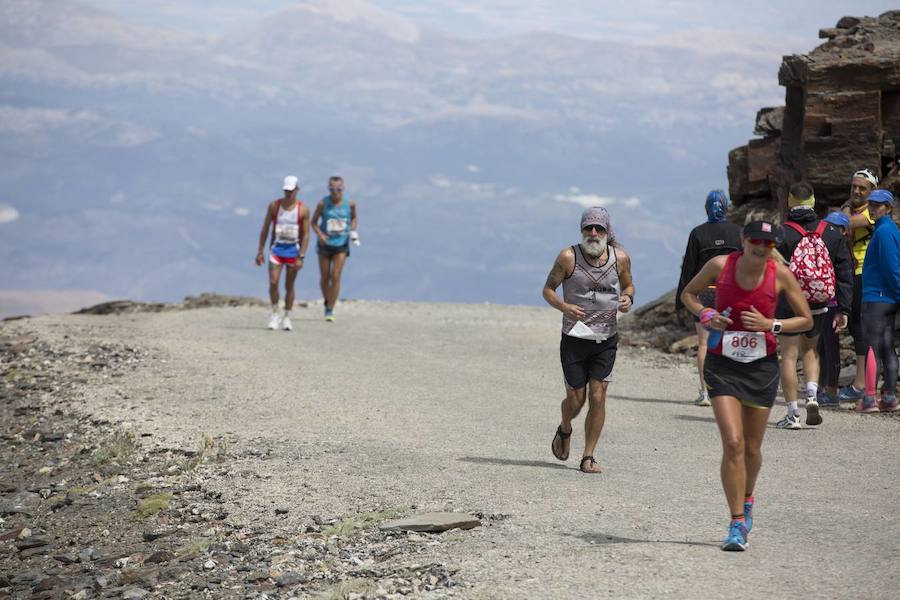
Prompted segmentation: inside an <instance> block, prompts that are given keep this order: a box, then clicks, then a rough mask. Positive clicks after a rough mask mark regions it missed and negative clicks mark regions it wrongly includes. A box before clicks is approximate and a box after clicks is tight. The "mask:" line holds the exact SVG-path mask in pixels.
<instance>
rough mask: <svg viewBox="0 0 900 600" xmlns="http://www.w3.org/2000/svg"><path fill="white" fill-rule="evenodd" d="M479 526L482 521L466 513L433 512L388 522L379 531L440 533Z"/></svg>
mask: <svg viewBox="0 0 900 600" xmlns="http://www.w3.org/2000/svg"><path fill="white" fill-rule="evenodd" d="M479 525H481V521H479V520H478V519H476V518H475V517H473V516H472V515H467V514H465V513H454V512H433V513H423V514H420V515H414V516H412V517H407V518H405V519H395V520H393V521H386V522H384V523H382V524H381V525H380V526H379V529H381V530H382V531H419V532H424V533H440V532H442V531H449V530H451V529H472V528H473V527H478V526H479Z"/></svg>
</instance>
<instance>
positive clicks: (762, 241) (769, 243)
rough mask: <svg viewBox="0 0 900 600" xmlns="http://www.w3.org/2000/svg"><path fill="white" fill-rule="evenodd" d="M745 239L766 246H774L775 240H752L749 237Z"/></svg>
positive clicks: (756, 244)
mask: <svg viewBox="0 0 900 600" xmlns="http://www.w3.org/2000/svg"><path fill="white" fill-rule="evenodd" d="M747 241H748V242H750V243H751V244H753V245H754V246H762V245H763V244H765V246H766V248H774V247H775V242H773V241H772V240H754V239H752V238H750V239H748V240H747Z"/></svg>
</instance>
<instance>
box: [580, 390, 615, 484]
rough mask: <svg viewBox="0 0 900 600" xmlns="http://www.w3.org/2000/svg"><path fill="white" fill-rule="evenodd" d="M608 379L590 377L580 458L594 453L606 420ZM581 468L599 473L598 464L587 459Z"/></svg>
mask: <svg viewBox="0 0 900 600" xmlns="http://www.w3.org/2000/svg"><path fill="white" fill-rule="evenodd" d="M608 385H609V382H608V381H597V380H596V379H591V380H590V383H589V385H588V414H587V417H586V418H585V420H584V454H582V458H584V457H587V456H593V455H594V449H595V448H596V447H597V442H598V441H599V440H600V433H602V432H603V424H604V423H605V422H606V388H607V386H608ZM582 469H583V470H584V471H587V472H589V473H599V472H600V466H599V465H597V464H595V463H593V462H590V461H588V462H587V463H584V464H582Z"/></svg>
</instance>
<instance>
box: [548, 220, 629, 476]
mask: <svg viewBox="0 0 900 600" xmlns="http://www.w3.org/2000/svg"><path fill="white" fill-rule="evenodd" d="M581 236H582V240H581V244H579V245H576V246H570V247H568V248H565V249H563V250H562V251H561V252H560V253H559V256H557V257H556V262H554V263H553V269H551V271H550V275H549V276H548V277H547V282H546V283H545V284H544V290H543V296H544V300H546V301H547V303H548V304H550V306H552V307H553V308H555V309H557V310H558V311H560V312H562V313H563V319H562V340H561V341H560V345H559V356H560V362H561V363H562V369H563V376H564V381H565V387H566V397H565V399H564V400H563V401H562V405H561V406H560V410H561V413H562V420H561V422H560V424H559V427H557V428H556V434H555V435H554V436H553V442H552V443H551V445H550V448H551V451H552V452H553V455H554V456H555V457H556V458H558V459H559V460H567V459H568V458H569V436H571V435H572V419H574V418H575V417H577V416H578V413H579V412H581V408H582V407H583V406H584V403H585V400H586V399H587V401H588V414H587V417H586V418H585V421H584V452H583V454H582V458H581V464H580V466H579V468H580V469H581V471H582V472H584V473H599V472H600V470H601V469H600V465H599V464H598V463H597V461H596V460H595V459H594V449H595V447H596V446H597V442H598V441H599V439H600V433H601V432H602V431H603V424H604V422H605V420H606V389H607V387H608V386H609V382H610V380H611V379H612V370H613V365H614V364H615V362H616V349H617V348H618V344H619V337H618V334H617V330H616V319H617V313H618V311H621V312H628V310H629V309H630V308H631V305H632V304H633V302H634V283H633V282H632V279H631V259H630V257H629V256H628V253H627V252H625V250H623V249H622V248H621V247H620V246H619V244H618V243H617V242H616V239H615V235H614V234H613V230H612V226H611V225H610V221H609V213H608V212H607V210H606V209H605V208H602V207H595V208H589V209H587V210H585V211H584V213H583V214H582V215H581ZM560 284H562V286H563V298H560V297H559V296H558V295H557V293H556V288H558V287H559V286H560Z"/></svg>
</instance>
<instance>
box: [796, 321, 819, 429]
mask: <svg viewBox="0 0 900 600" xmlns="http://www.w3.org/2000/svg"><path fill="white" fill-rule="evenodd" d="M798 337H799V338H800V358H801V359H802V360H803V376H804V378H805V379H806V389H805V390H804V391H805V396H804V397H805V398H806V424H807V425H821V423H822V415H821V413H820V412H819V402H818V400H817V399H816V397H817V392H818V391H819V372H820V365H819V336H816V337H813V338H808V337H806V336H805V335H801V336H798Z"/></svg>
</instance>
